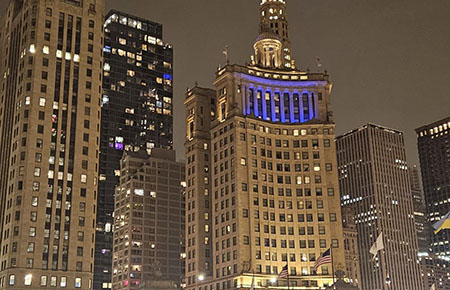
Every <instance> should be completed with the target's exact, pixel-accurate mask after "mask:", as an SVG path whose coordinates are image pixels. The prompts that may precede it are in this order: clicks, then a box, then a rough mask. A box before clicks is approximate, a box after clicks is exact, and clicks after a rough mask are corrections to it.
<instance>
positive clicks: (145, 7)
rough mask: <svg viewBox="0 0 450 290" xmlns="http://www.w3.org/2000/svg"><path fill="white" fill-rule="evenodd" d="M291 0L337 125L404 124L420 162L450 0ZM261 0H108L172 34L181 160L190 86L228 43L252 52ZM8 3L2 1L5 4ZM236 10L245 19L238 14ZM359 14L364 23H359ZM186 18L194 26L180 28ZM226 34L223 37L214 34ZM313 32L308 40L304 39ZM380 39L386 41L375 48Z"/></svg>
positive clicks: (236, 54) (302, 51)
mask: <svg viewBox="0 0 450 290" xmlns="http://www.w3.org/2000/svg"><path fill="white" fill-rule="evenodd" d="M2 2H3V1H2ZM4 2H8V1H4ZM242 2H245V3H242ZM287 2H288V5H289V6H290V8H289V9H290V11H291V13H292V16H291V19H290V22H291V26H292V27H293V28H295V29H296V33H295V34H293V35H291V41H292V45H293V47H299V49H298V50H297V51H294V52H293V56H294V58H295V59H296V60H297V66H298V67H300V68H304V67H306V66H309V67H310V69H311V70H312V71H314V70H315V69H316V68H317V67H316V64H315V63H316V57H317V56H319V57H320V58H321V60H322V62H323V66H324V68H326V69H328V72H329V73H330V75H331V76H332V81H333V83H334V88H333V94H334V96H335V98H334V101H333V103H332V105H333V109H334V111H335V114H336V123H337V133H338V134H341V133H344V132H346V131H348V130H350V129H351V128H353V127H358V126H360V125H361V124H364V123H367V122H373V123H377V124H380V125H383V126H388V127H393V128H397V129H399V130H401V131H403V132H405V139H406V145H407V157H408V161H409V165H413V164H417V163H418V157H417V150H416V148H417V146H416V135H415V133H414V129H415V128H416V127H419V126H420V125H421V124H426V123H431V122H434V121H437V120H439V119H442V118H444V117H446V115H445V114H446V113H447V110H446V108H447V107H448V105H450V99H448V98H447V99H446V98H445V96H448V95H449V93H450V88H448V87H446V86H440V84H441V83H444V82H445V81H446V80H447V79H449V78H450V71H449V70H447V69H446V68H447V67H449V66H450V58H448V57H447V55H446V54H447V48H448V47H449V46H450V39H449V38H446V37H445V35H448V34H449V33H450V25H448V23H449V22H450V20H448V18H446V15H448V13H449V12H450V4H449V3H448V1H444V0H437V1H433V2H432V3H425V2H422V1H419V0H412V1H408V3H407V5H403V4H402V3H403V2H402V1H395V2H392V1H386V0H383V1H377V2H376V4H370V5H369V4H358V5H355V3H354V1H349V0H344V1H339V2H336V1H331V0H327V1H319V2H317V1H289V0H288V1H287ZM258 4H259V3H258V1H256V0H254V1H238V0H230V1H226V2H223V1H208V4H207V5H205V4H204V3H203V1H200V0H192V1H182V2H180V1H176V0H166V1H156V0H155V1H139V0H134V1H126V2H124V1H118V0H107V1H106V11H105V12H107V11H109V10H110V9H113V8H114V9H118V10H121V11H124V12H128V13H130V14H133V15H137V16H141V17H143V18H146V19H151V20H153V21H156V22H159V23H162V24H163V25H164V31H165V32H164V34H165V39H166V41H167V42H169V43H171V44H173V45H174V47H175V50H176V52H175V66H174V68H175V78H174V82H175V86H174V100H175V123H174V124H175V126H174V127H175V128H174V129H175V132H174V133H175V134H174V136H175V140H174V141H175V142H174V143H175V144H176V146H175V149H176V150H177V152H178V153H177V154H178V155H177V156H178V158H179V159H180V158H181V156H182V154H180V153H181V152H182V151H180V150H182V149H183V138H184V126H181V124H182V123H183V122H184V116H183V114H182V112H183V100H184V93H185V91H186V87H188V86H189V87H192V86H193V84H194V83H195V81H198V82H199V84H200V85H203V86H206V85H209V84H210V83H211V82H212V80H213V79H214V74H213V73H210V74H205V73H202V72H205V71H206V72H208V71H210V72H214V70H215V68H216V67H217V65H218V64H219V63H221V64H222V65H224V63H225V58H224V55H223V54H222V50H223V48H224V46H225V45H229V51H230V58H231V62H232V63H242V62H243V61H248V60H249V59H248V51H250V50H251V46H252V39H254V38H256V36H257V35H256V33H255V28H256V27H257V25H258V18H257V15H254V14H252V13H250V12H249V11H254V9H257V6H258ZM6 5H7V3H1V4H0V13H3V11H4V7H5V6H6ZM235 7H239V9H235ZM200 13H201V17H198V15H197V14H200ZM224 15H226V16H227V17H224ZM295 15H299V17H295ZM197 18H199V19H200V20H197ZM230 18H233V19H237V21H234V23H229V21H228V20H229V19H230ZM181 19H182V22H181ZM302 19H304V22H303V21H302ZM203 22H205V23H208V25H202V23H203ZM358 22H360V23H361V24H362V25H360V26H358V25H355V23H358ZM180 23H181V24H182V27H184V28H185V29H180ZM311 23H315V24H314V25H311ZM306 24H307V25H306ZM436 27H438V28H436ZM186 31H187V32H188V33H186ZM197 31H198V32H197ZM217 35H219V36H220V40H218V41H214V42H208V41H207V40H208V39H212V37H213V36H217ZM304 40H305V41H307V43H308V46H304V45H303V41H304ZM379 43H381V44H386V45H384V46H383V47H382V48H381V49H376V45H378V44H379ZM330 47H331V48H335V49H329V48H330ZM429 51H431V52H432V53H429ZM203 56H204V58H203ZM203 59H208V61H204V60H203ZM193 67H195V68H196V69H195V70H193V69H192V68H193ZM349 76H351V77H349ZM392 80H395V83H392ZM391 84H392V85H391ZM391 87H392V88H391ZM430 87H431V88H432V90H429V88H430ZM363 91H364V93H362V92H363ZM385 92H388V93H387V94H386V95H384V96H381V97H380V101H375V99H376V98H377V96H378V95H380V94H384V93H385ZM360 96H361V97H360ZM424 108H426V110H425V112H422V110H423V109H424ZM355 109H357V112H355ZM176 113H178V115H177V114H176Z"/></svg>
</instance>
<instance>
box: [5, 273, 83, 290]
mask: <svg viewBox="0 0 450 290" xmlns="http://www.w3.org/2000/svg"><path fill="white" fill-rule="evenodd" d="M49 278H50V279H49ZM16 282H17V281H16V275H14V274H11V275H9V283H8V284H9V286H15V285H16ZM23 284H24V285H25V286H33V285H34V284H33V275H32V274H28V275H25V277H24V280H23ZM36 284H37V285H40V286H50V287H60V288H66V287H71V286H70V285H69V284H68V280H67V277H60V278H59V284H58V277H56V276H50V277H49V276H41V277H40V279H39V281H38V282H36ZM37 285H36V286H37ZM73 286H74V287H75V288H82V279H81V278H75V281H74V284H73ZM89 288H90V286H89Z"/></svg>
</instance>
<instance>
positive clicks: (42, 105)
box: [39, 98, 45, 107]
mask: <svg viewBox="0 0 450 290" xmlns="http://www.w3.org/2000/svg"><path fill="white" fill-rule="evenodd" d="M39 106H41V107H45V98H39Z"/></svg>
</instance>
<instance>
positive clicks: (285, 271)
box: [278, 264, 289, 279]
mask: <svg viewBox="0 0 450 290" xmlns="http://www.w3.org/2000/svg"><path fill="white" fill-rule="evenodd" d="M288 277H289V271H288V265H287V264H286V266H284V267H283V270H281V272H280V274H279V275H278V279H287V278H288Z"/></svg>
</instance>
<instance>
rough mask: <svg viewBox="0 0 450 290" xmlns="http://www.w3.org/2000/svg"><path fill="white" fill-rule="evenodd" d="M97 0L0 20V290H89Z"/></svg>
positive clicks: (49, 4)
mask: <svg viewBox="0 0 450 290" xmlns="http://www.w3.org/2000/svg"><path fill="white" fill-rule="evenodd" d="M103 10H104V1H103V0H84V1H81V0H70V1H69V0H66V1H44V0H42V1H36V0H33V1H31V0H28V1H24V0H14V1H10V4H9V6H8V8H7V9H6V11H5V13H4V15H2V17H1V19H0V28H1V29H0V49H1V52H0V59H1V63H0V75H1V76H2V77H1V79H0V88H1V89H0V100H1V101H0V102H1V103H0V131H1V137H0V144H1V148H2V149H1V153H0V168H1V169H0V170H1V177H0V216H1V217H2V221H3V222H2V225H1V228H2V231H1V236H2V240H1V245H0V248H1V252H0V264H1V269H0V289H2V290H3V289H41V288H42V289H44V288H45V289H47V288H53V289H68V290H71V289H91V288H92V284H93V271H94V257H93V253H94V238H95V222H96V213H97V184H98V154H99V152H98V151H99V150H98V148H99V137H100V99H101V87H102V82H101V79H102V77H101V75H102V67H103V58H102V51H103V43H102V42H103V19H104V15H103Z"/></svg>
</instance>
